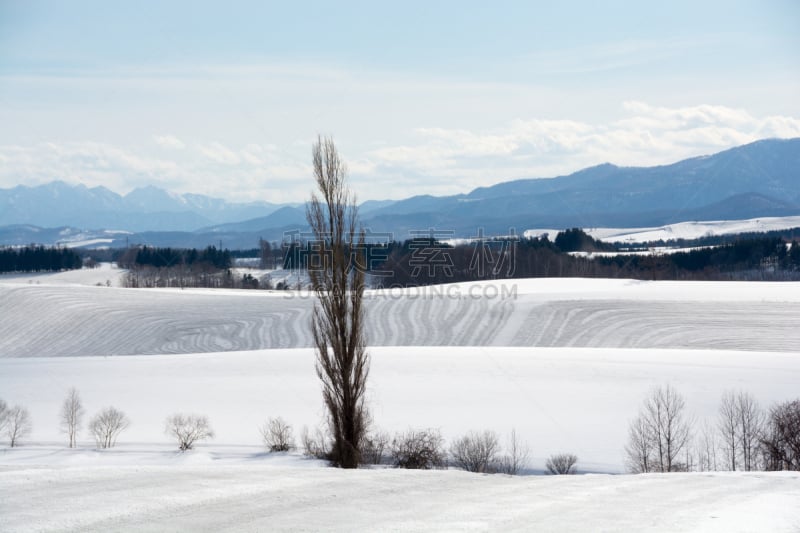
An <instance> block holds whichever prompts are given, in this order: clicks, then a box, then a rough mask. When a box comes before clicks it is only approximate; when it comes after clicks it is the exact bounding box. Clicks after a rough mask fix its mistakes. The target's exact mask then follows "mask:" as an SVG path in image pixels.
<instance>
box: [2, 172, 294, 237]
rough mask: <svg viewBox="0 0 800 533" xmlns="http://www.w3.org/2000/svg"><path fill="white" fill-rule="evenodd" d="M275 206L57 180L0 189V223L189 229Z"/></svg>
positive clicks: (239, 218) (265, 211)
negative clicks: (120, 191) (122, 192)
mask: <svg viewBox="0 0 800 533" xmlns="http://www.w3.org/2000/svg"><path fill="white" fill-rule="evenodd" d="M279 207H281V205H278V204H271V203H268V202H250V203H233V202H229V201H226V200H220V199H218V198H211V197H208V196H203V195H198V194H174V193H170V192H167V191H165V190H163V189H159V188H158V187H153V186H147V187H142V188H138V189H134V190H133V191H131V192H129V193H128V194H126V195H124V196H122V195H119V194H117V193H115V192H113V191H110V190H108V189H106V188H105V187H94V188H91V189H90V188H88V187H86V186H85V185H69V184H66V183H64V182H62V181H54V182H52V183H48V184H45V185H39V186H36V187H26V186H24V185H20V186H17V187H14V188H11V189H0V225H20V224H29V225H35V226H39V227H59V226H72V227H81V228H91V229H103V228H105V229H119V230H128V231H157V230H184V231H194V230H197V229H198V228H202V227H205V226H210V225H212V224H219V223H226V222H238V221H242V220H247V219H250V218H254V217H257V216H264V215H267V214H269V213H272V212H273V211H275V210H276V209H278V208H279Z"/></svg>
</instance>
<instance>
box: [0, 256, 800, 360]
mask: <svg viewBox="0 0 800 533" xmlns="http://www.w3.org/2000/svg"><path fill="white" fill-rule="evenodd" d="M79 272H80V271H79ZM98 274H100V276H101V277H102V272H100V273H98ZM78 275H79V274H78V273H76V274H75V277H77V276H78ZM59 276H61V274H59ZM366 306H367V313H368V320H367V322H368V323H367V334H368V338H369V343H370V345H372V346H545V347H594V348H673V349H683V348H691V349H733V350H756V351H764V350H768V351H794V350H795V349H796V347H798V346H800V328H798V327H797V317H798V316H800V283H743V282H642V281H631V280H591V279H535V280H509V281H503V282H483V283H475V284H453V285H444V286H437V287H428V288H419V289H406V290H387V291H370V292H369V293H368V294H367V303H366ZM312 307H313V300H312V298H311V297H310V296H309V295H308V294H307V293H300V292H283V291H275V292H267V291H236V290H203V289H187V290H180V289H121V288H115V287H95V286H79V285H64V284H49V283H46V282H45V280H44V279H41V280H40V283H39V284H35V283H34V284H27V283H10V282H3V281H0V316H2V317H3V320H2V322H0V357H58V356H77V355H149V354H176V353H202V352H221V351H241V350H258V349H269V348H302V347H310V346H311V337H310V332H309V320H310V315H311V310H312Z"/></svg>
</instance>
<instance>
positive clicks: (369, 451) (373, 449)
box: [361, 431, 390, 465]
mask: <svg viewBox="0 0 800 533" xmlns="http://www.w3.org/2000/svg"><path fill="white" fill-rule="evenodd" d="M389 444H390V439H389V435H388V434H387V433H385V432H383V431H375V432H373V433H370V434H369V435H367V437H366V439H365V441H364V444H363V446H362V450H361V463H362V464H365V465H379V464H383V461H384V459H385V458H386V452H387V451H388V449H389Z"/></svg>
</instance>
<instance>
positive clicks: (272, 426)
mask: <svg viewBox="0 0 800 533" xmlns="http://www.w3.org/2000/svg"><path fill="white" fill-rule="evenodd" d="M261 436H262V438H263V439H264V446H266V447H267V449H268V450H269V451H271V452H288V451H289V450H293V449H294V447H295V446H294V435H293V434H292V426H290V425H289V424H287V423H286V422H285V421H284V420H283V419H282V418H280V417H278V418H270V419H269V420H267V421H266V422H264V425H263V426H261Z"/></svg>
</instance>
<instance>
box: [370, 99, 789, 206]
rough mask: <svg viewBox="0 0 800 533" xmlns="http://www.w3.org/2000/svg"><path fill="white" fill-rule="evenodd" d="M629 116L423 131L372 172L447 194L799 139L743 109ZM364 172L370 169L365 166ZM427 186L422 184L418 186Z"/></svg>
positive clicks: (378, 154) (774, 119) (373, 159)
mask: <svg viewBox="0 0 800 533" xmlns="http://www.w3.org/2000/svg"><path fill="white" fill-rule="evenodd" d="M622 110H623V112H624V113H625V114H626V116H624V117H623V118H620V119H619V120H616V121H613V122H611V123H610V124H592V123H588V122H580V121H572V120H540V119H530V120H525V119H517V120H513V121H511V122H509V123H507V124H506V125H504V126H502V127H498V128H495V129H492V130H488V131H472V130H465V129H447V128H425V129H419V130H417V131H416V134H417V141H418V142H416V143H413V144H406V145H401V146H389V147H381V148H378V149H373V150H371V151H369V152H368V153H367V154H366V157H365V159H366V161H368V162H369V163H371V168H378V169H380V168H387V167H388V168H392V169H396V170H401V169H402V168H406V169H407V170H408V171H409V173H411V174H414V175H419V176H429V177H430V178H431V179H436V178H449V177H459V178H461V179H460V180H459V181H458V182H453V181H452V180H450V183H451V187H450V188H449V190H450V192H453V193H455V192H464V191H467V190H469V189H471V188H473V187H477V186H482V185H488V184H491V183H496V182H499V181H503V180H506V179H512V178H520V177H552V176H555V175H558V174H565V173H569V172H572V171H575V170H578V169H580V168H584V167H587V166H591V165H596V164H599V163H604V162H612V163H615V164H618V165H622V166H626V165H627V166H639V165H657V164H666V163H672V162H675V161H678V160H680V159H683V158H687V157H692V156H696V155H702V154H708V153H713V152H716V151H720V150H723V149H726V148H730V147H733V146H737V145H741V144H746V143H748V142H752V141H755V140H758V139H760V138H765V137H783V138H788V137H797V136H800V120H798V119H797V118H794V117H788V116H766V117H755V116H753V115H751V114H750V113H748V112H747V111H745V110H742V109H734V108H730V107H725V106H714V105H697V106H689V107H673V108H670V107H658V106H652V105H650V104H647V103H644V102H639V101H627V102H624V103H623V104H622ZM362 166H364V167H365V168H370V165H367V164H366V162H362ZM420 181H422V180H420Z"/></svg>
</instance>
